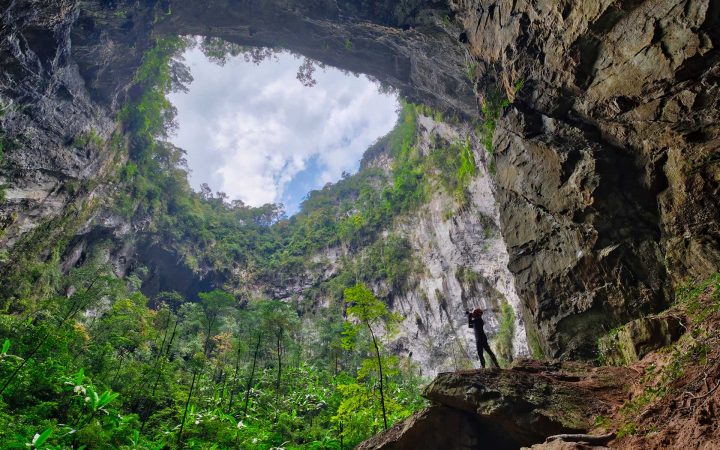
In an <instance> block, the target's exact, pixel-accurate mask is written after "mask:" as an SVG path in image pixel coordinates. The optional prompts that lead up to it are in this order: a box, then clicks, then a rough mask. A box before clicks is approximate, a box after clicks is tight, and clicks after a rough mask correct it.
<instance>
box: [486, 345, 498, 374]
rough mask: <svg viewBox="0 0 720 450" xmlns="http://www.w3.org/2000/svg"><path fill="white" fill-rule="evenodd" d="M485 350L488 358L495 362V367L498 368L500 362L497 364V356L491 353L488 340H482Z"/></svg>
mask: <svg viewBox="0 0 720 450" xmlns="http://www.w3.org/2000/svg"><path fill="white" fill-rule="evenodd" d="M484 347H485V351H486V352H488V355H490V360H491V361H492V362H493V364H495V367H497V368H498V369H499V368H500V364H498V361H497V358H496V357H495V353H493V351H492V349H491V348H490V344H488V341H485V342H484Z"/></svg>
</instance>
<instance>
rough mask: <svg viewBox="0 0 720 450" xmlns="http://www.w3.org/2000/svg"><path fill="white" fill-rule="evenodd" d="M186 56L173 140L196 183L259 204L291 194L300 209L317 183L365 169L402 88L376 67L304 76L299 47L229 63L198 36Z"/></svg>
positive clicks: (290, 206) (288, 203)
mask: <svg viewBox="0 0 720 450" xmlns="http://www.w3.org/2000/svg"><path fill="white" fill-rule="evenodd" d="M184 59H185V64H186V65H187V66H189V68H190V71H191V74H192V77H193V81H192V82H191V83H190V84H189V86H188V87H189V89H188V92H176V93H173V94H171V95H170V100H171V102H172V103H173V105H175V107H176V108H177V113H178V114H177V123H178V128H177V132H176V133H175V135H174V136H173V137H172V138H171V141H172V142H173V143H174V144H175V145H177V146H179V147H181V148H183V149H185V150H186V151H187V161H188V166H189V168H190V184H191V185H192V186H193V188H194V189H196V190H199V189H200V186H201V185H202V184H203V183H207V185H208V186H209V187H210V188H211V189H212V190H213V191H222V192H224V193H226V194H227V195H228V197H229V199H231V200H235V199H239V200H242V201H243V202H245V203H246V204H248V205H251V206H260V205H263V204H266V203H282V204H284V205H285V210H286V212H287V213H288V214H289V215H291V214H294V213H295V212H297V210H298V207H299V205H300V203H301V201H302V199H303V198H304V197H305V195H306V194H307V193H308V192H309V191H311V190H313V189H318V188H321V187H322V186H324V185H325V184H326V183H328V182H334V181H337V180H339V179H340V178H341V177H342V175H343V172H347V173H353V172H355V171H357V169H358V165H359V161H360V159H361V157H362V154H363V152H364V151H365V150H366V149H367V148H368V147H369V146H370V145H372V143H373V142H375V140H377V139H378V138H379V137H381V136H383V135H385V134H387V133H388V132H389V131H390V130H391V129H392V127H393V126H394V125H395V121H396V119H397V110H398V108H399V106H398V100H397V97H396V96H395V95H393V94H388V93H382V92H381V90H380V89H379V86H378V84H377V83H375V82H374V81H372V80H370V79H369V78H368V77H366V76H364V75H360V76H356V75H354V74H350V73H344V72H343V71H340V70H338V69H335V68H331V67H326V68H320V67H317V68H315V70H314V73H312V79H311V81H310V82H308V80H307V79H305V80H304V82H301V80H299V79H298V68H299V67H300V66H301V65H302V64H303V60H302V59H299V58H298V57H297V56H294V55H292V54H290V53H286V52H280V53H275V54H274V55H273V56H272V57H269V58H265V59H263V60H262V61H260V62H259V63H257V64H255V63H254V62H253V61H252V58H250V60H248V58H244V57H243V56H242V55H240V56H236V57H230V58H227V59H226V61H225V63H224V64H222V65H221V64H217V63H216V62H213V61H211V60H210V59H209V58H208V56H206V54H205V53H204V52H203V51H201V50H200V49H199V48H198V47H197V46H196V47H195V48H191V49H189V50H187V51H186V52H185V53H184ZM301 72H302V71H301ZM304 73H305V74H307V71H305V72H304ZM301 78H302V77H301ZM310 84H313V85H312V86H309V85H310Z"/></svg>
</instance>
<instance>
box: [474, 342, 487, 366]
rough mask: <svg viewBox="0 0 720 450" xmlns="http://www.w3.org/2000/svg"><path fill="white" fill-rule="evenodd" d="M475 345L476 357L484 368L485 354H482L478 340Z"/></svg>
mask: <svg viewBox="0 0 720 450" xmlns="http://www.w3.org/2000/svg"><path fill="white" fill-rule="evenodd" d="M475 346H476V348H477V354H478V358H480V365H481V366H482V368H483V369H484V368H485V356H484V355H483V348H482V344H481V343H480V342H476V343H475Z"/></svg>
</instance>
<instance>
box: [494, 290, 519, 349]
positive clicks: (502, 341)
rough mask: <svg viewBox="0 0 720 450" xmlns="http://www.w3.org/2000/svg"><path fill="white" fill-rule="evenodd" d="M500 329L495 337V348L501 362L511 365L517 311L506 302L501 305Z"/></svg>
mask: <svg viewBox="0 0 720 450" xmlns="http://www.w3.org/2000/svg"><path fill="white" fill-rule="evenodd" d="M499 317H500V327H499V329H498V334H497V335H496V336H495V339H494V341H493V346H494V347H495V353H497V354H498V356H499V357H500V361H504V362H506V363H510V362H512V360H513V336H514V334H515V311H514V310H513V308H512V306H510V303H508V302H507V301H506V300H504V301H503V302H502V303H501V304H500V316H499Z"/></svg>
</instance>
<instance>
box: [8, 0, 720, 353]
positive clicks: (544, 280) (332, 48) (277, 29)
mask: <svg viewBox="0 0 720 450" xmlns="http://www.w3.org/2000/svg"><path fill="white" fill-rule="evenodd" d="M719 14H720V7H718V6H717V5H716V3H715V2H712V1H711V0H704V1H703V0H685V1H680V0H652V1H651V0H647V1H610V0H606V1H594V2H570V1H551V0H542V1H541V0H536V1H515V2H493V1H484V0H467V1H464V0H452V1H450V2H448V3H447V4H446V3H445V2H440V1H432V0H425V1H421V0H418V1H413V2H403V3H401V4H397V3H396V2H384V1H374V2H362V3H357V2H350V1H338V2H325V1H319V2H302V1H289V2H288V1H282V2H281V1H277V2H276V1H241V2H238V1H234V0H227V1H211V2H187V1H161V2H147V3H145V2H142V4H139V3H137V2H96V1H72V0H63V1H59V2H29V1H14V2H12V3H11V4H9V5H8V6H7V7H6V9H5V10H4V11H3V16H2V23H3V31H2V38H3V39H2V42H1V43H0V60H1V61H2V63H3V64H2V67H3V74H2V79H1V80H0V99H1V100H2V103H3V110H4V111H5V114H4V115H3V117H2V119H0V120H2V128H3V135H4V140H5V142H6V143H7V145H6V146H5V153H6V161H7V162H6V164H5V165H4V167H3V168H2V181H3V183H5V184H7V185H8V189H7V193H8V200H7V201H5V202H3V203H2V206H1V207H0V224H1V225H2V230H3V231H2V236H1V237H0V245H2V246H3V249H4V250H5V252H7V254H6V255H4V256H3V260H4V261H5V262H4V263H3V268H2V271H3V273H4V274H6V275H7V273H9V272H11V271H12V267H11V264H9V261H12V260H13V259H14V258H17V257H18V255H23V254H29V253H31V252H39V253H41V254H42V253H43V252H45V253H46V254H48V256H50V255H49V254H50V253H52V252H51V250H52V248H51V247H52V246H49V245H47V243H48V242H52V243H55V244H56V245H57V246H58V247H62V245H61V244H63V243H64V242H69V241H70V240H72V236H73V235H74V234H75V233H78V232H80V233H89V232H91V230H93V229H95V230H97V229H98V227H100V228H103V227H105V226H106V225H112V224H113V223H115V224H116V225H117V224H118V223H117V221H114V220H106V218H107V217H108V216H107V215H103V214H100V213H98V215H94V212H95V211H96V208H97V207H98V206H102V203H103V198H105V197H107V196H108V193H109V192H110V191H111V190H112V189H113V187H112V174H113V173H114V168H115V167H116V165H117V164H120V163H122V161H123V158H124V156H123V155H124V149H122V148H117V147H116V146H113V144H112V143H111V142H108V139H109V137H110V134H111V132H112V130H113V128H114V125H113V124H114V116H115V114H116V112H117V110H118V107H119V106H120V105H121V104H122V103H123V102H124V101H125V100H126V99H127V98H129V97H132V96H134V95H136V94H137V92H135V91H134V90H133V89H132V88H131V80H132V76H133V73H134V70H135V69H136V68H137V67H138V65H139V64H140V61H141V57H142V54H143V51H144V50H145V49H147V48H148V47H149V45H150V42H151V37H152V36H157V35H167V34H203V35H209V36H217V37H222V38H224V39H227V40H230V41H233V42H236V43H239V44H243V45H249V46H281V47H285V48H288V49H290V50H292V51H295V52H298V53H301V54H304V55H306V56H308V57H311V58H313V59H316V60H318V61H322V62H324V63H327V64H331V65H335V66H338V67H340V68H345V69H349V70H354V71H358V72H364V73H369V74H371V75H373V76H375V77H377V78H378V79H380V80H382V81H384V82H386V83H389V84H390V85H393V86H395V87H397V88H399V89H400V90H401V92H402V93H403V94H404V95H406V96H407V97H408V98H409V99H411V100H414V101H422V102H425V103H428V104H431V105H434V106H436V107H440V108H444V109H451V110H454V111H456V112H458V113H460V114H461V115H463V116H465V117H470V116H473V115H476V114H477V103H478V100H479V103H480V105H481V106H482V105H487V104H488V102H491V103H492V101H493V97H492V95H490V94H491V93H492V92H501V93H503V95H505V96H507V97H513V96H514V92H513V89H512V88H511V86H512V85H514V84H515V83H516V82H517V81H519V80H521V79H522V80H524V86H523V87H522V89H521V90H520V91H519V92H518V93H517V95H516V96H515V98H512V99H511V100H514V101H513V103H512V105H511V106H510V107H509V108H507V111H504V113H503V114H502V115H501V117H500V118H499V120H498V122H497V128H496V130H495V133H494V164H495V166H496V168H497V173H496V175H494V176H488V175H486V176H483V177H481V178H478V179H477V180H476V181H475V182H474V184H473V186H472V189H471V191H472V194H473V207H472V208H471V210H470V211H463V212H459V213H457V212H456V213H455V215H454V217H452V218H450V219H447V218H445V217H444V210H443V209H444V205H442V206H441V203H443V202H444V200H443V198H442V196H438V197H436V198H435V199H434V200H433V201H432V202H431V204H430V206H429V207H428V210H427V211H426V213H425V215H424V216H420V215H419V216H417V217H414V218H411V219H409V221H408V222H407V223H405V224H404V225H400V226H404V227H406V228H405V229H406V230H413V233H412V239H411V240H412V242H413V245H414V246H415V248H416V249H421V248H425V249H426V250H425V251H422V252H420V254H421V258H422V261H423V264H424V265H425V266H426V267H427V273H425V274H422V275H418V276H417V277H416V278H417V280H416V281H417V283H418V286H421V287H422V289H421V290H417V291H413V292H409V293H397V294H398V295H396V296H395V297H396V299H397V305H398V308H400V309H401V310H404V311H406V313H407V314H408V316H409V317H411V320H409V321H407V323H412V322H413V320H414V322H415V325H412V326H410V328H408V329H407V330H406V333H407V336H413V333H414V332H415V331H417V330H420V329H421V328H422V327H426V328H432V329H433V330H435V331H433V332H432V333H434V334H429V336H434V339H436V340H444V339H446V338H447V337H448V336H451V335H453V334H455V333H458V334H460V333H459V332H458V331H457V329H459V327H460V324H459V323H458V322H453V319H449V318H445V319H442V316H443V314H445V315H446V316H447V311H450V310H451V309H452V308H457V307H458V306H460V305H465V304H468V303H472V302H473V301H475V300H474V299H476V298H477V299H479V298H490V297H491V295H480V296H476V295H475V294H474V293H472V292H474V291H473V289H487V290H488V291H492V289H490V288H491V287H494V288H495V289H497V290H498V291H499V292H500V293H501V294H502V295H503V296H504V297H506V298H507V299H508V300H509V301H510V302H511V303H513V304H514V305H516V306H517V307H518V308H519V309H520V312H521V313H522V314H521V317H522V318H523V319H524V324H525V326H526V327H527V329H528V334H529V335H531V336H532V337H533V339H534V340H536V341H537V342H538V344H539V345H540V346H541V347H542V349H543V350H544V353H545V354H547V355H549V356H564V357H568V356H582V357H590V356H593V349H594V345H595V340H596V338H597V337H598V336H599V335H600V334H602V332H603V331H604V330H605V329H609V328H610V327H613V326H615V325H617V324H620V323H623V322H627V321H628V320H630V319H632V318H635V317H638V316H640V315H642V314H644V313H646V312H649V311H654V310H657V309H659V308H662V307H663V306H664V305H665V304H667V302H668V301H669V299H670V297H669V292H670V291H671V288H672V286H673V283H675V282H676V281H677V280H680V279H682V278H684V277H686V276H698V277H702V276H704V275H707V274H709V273H710V272H712V271H714V270H717V268H718V267H719V266H720V244H718V242H720V225H719V222H718V214H717V211H718V206H719V205H718V203H717V202H718V200H717V199H718V198H720V197H719V196H718V193H719V192H718V190H719V187H718V186H719V185H720V175H719V172H718V170H719V169H718V164H719V162H720V160H718V157H717V155H718V153H717V147H718V125H717V124H718V123H720V122H719V121H718V114H719V113H718V111H720V107H719V103H718V102H719V98H720V91H719V90H718V83H717V81H718V79H719V75H720V73H719V70H720V68H719V65H718V58H719V57H720V51H719V50H718V43H719V42H720V36H719V31H718V30H719V29H720V26H718V22H719V20H720V19H719V18H718V16H719ZM348 40H349V41H350V42H351V45H348V44H347V41H348ZM466 72H471V73H470V74H471V75H472V76H473V77H475V85H474V86H472V85H471V83H470V82H469V81H468V79H467V76H466V74H465V73H466ZM80 144H82V145H80ZM478 154H479V152H478ZM489 180H492V184H489ZM490 192H493V195H494V202H495V203H496V204H497V207H494V206H489V205H491V204H494V203H493V202H491V201H486V200H488V197H487V196H488V195H489V193H490ZM78 211H79V212H78ZM476 213H483V214H484V215H485V216H487V217H491V218H493V222H495V220H497V223H498V224H499V229H500V232H501V235H502V237H503V240H504V244H503V243H502V242H501V241H500V240H497V239H485V238H484V237H482V238H481V237H479V235H480V233H479V227H480V226H481V223H482V222H481V220H480V219H478V217H477V214H476ZM121 228H123V229H124V230H126V231H127V230H129V231H131V232H132V233H136V232H137V231H144V228H143V224H142V223H125V224H123V225H122V227H121ZM108 230H109V231H108V232H110V233H114V232H115V230H116V228H113V227H112V226H111V227H110V228H108ZM485 246H487V247H488V248H489V249H491V251H489V252H487V254H485V253H484V250H483V249H484V248H485ZM503 246H505V247H506V249H507V256H505V251H504V250H503V249H502V247H503ZM57 250H58V251H59V252H60V253H62V252H63V251H64V249H63V248H59V249H57ZM66 255H67V252H66ZM493 258H494V259H496V260H497V261H496V264H495V263H493V264H491V263H490V259H493ZM505 258H507V267H508V269H509V272H510V274H512V277H508V276H507V272H506V271H505V269H504V267H503V266H504V264H505ZM457 267H463V268H470V269H471V271H472V272H474V273H476V274H479V275H481V276H482V278H483V279H486V280H490V281H489V283H488V286H489V287H488V286H486V287H482V286H485V285H483V284H482V283H480V284H478V283H473V284H475V287H473V286H471V285H470V284H468V283H466V282H461V281H459V280H458V279H457V277H455V276H454V274H453V273H452V271H453V270H454V269H455V268H457ZM515 289H516V290H517V300H515V298H516V297H515V292H514V291H515ZM421 291H423V292H427V293H429V294H428V297H429V298H430V297H432V298H433V300H434V301H436V302H437V303H435V304H434V306H431V307H430V308H428V307H426V306H424V305H423V302H424V300H423V298H422V296H421V295H420V294H419V292H421ZM436 292H439V294H436ZM446 298H449V299H452V300H451V303H450V304H447V311H443V310H442V309H443V308H439V307H438V305H442V304H443V299H446ZM478 301H480V300H478ZM431 305H432V304H431ZM413 317H414V318H415V319H412V318H413ZM453 329H455V331H453ZM519 329H520V328H518V330H519ZM517 340H518V342H522V338H521V336H518V339H517ZM409 341H411V342H413V343H412V345H415V347H414V348H410V344H408V347H407V350H408V351H414V352H416V353H417V354H422V355H428V356H423V358H425V357H427V358H428V359H432V358H435V357H437V358H438V359H439V360H441V361H444V362H442V363H441V364H440V365H439V366H438V367H447V365H448V364H450V363H449V362H448V361H449V360H450V359H449V358H448V356H447V351H445V353H444V354H442V355H430V354H429V353H428V352H427V351H423V350H422V349H421V348H420V347H421V346H422V345H426V344H419V343H418V344H416V343H415V341H414V340H413V339H412V338H410V339H409ZM520 347H522V346H520ZM423 352H425V353H423Z"/></svg>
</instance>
